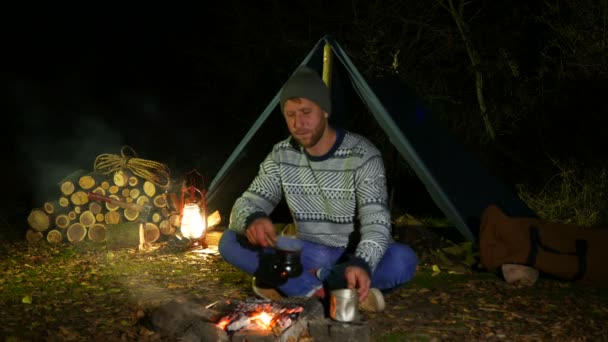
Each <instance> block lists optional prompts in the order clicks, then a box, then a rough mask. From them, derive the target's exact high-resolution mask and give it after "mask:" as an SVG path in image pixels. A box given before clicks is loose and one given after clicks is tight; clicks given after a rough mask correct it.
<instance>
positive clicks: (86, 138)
mask: <svg viewBox="0 0 608 342" xmlns="http://www.w3.org/2000/svg"><path fill="white" fill-rule="evenodd" d="M43 90H44V89H41V88H40V87H39V86H36V85H33V84H31V83H24V82H18V83H16V84H15V86H14V87H13V95H14V98H15V99H16V100H17V101H16V104H17V105H16V106H15V108H14V111H15V113H14V114H13V116H14V117H18V119H17V120H15V122H14V123H13V129H12V132H10V134H11V135H12V137H13V139H14V145H13V146H15V149H14V151H13V153H14V160H15V163H14V164H15V165H14V166H15V171H16V172H17V175H16V177H17V178H18V179H19V180H20V183H22V184H20V186H19V188H20V189H21V191H23V192H26V194H24V196H25V197H29V199H30V202H31V204H32V205H34V206H40V205H42V203H44V202H45V201H50V200H56V199H57V198H58V197H59V195H60V192H59V182H60V181H61V180H62V179H64V178H66V177H67V176H68V175H70V174H71V173H72V172H74V171H76V170H79V169H83V170H87V171H93V164H94V161H95V158H96V157H97V156H98V155H99V154H102V153H117V154H118V153H120V147H121V146H122V145H123V144H124V142H125V137H124V132H121V131H120V130H119V129H118V128H117V126H116V125H115V124H116V120H115V116H114V115H111V114H110V113H107V112H105V111H104V110H103V109H102V108H100V107H97V108H96V105H95V103H94V102H91V103H86V104H84V105H83V104H82V103H81V104H78V105H74V102H75V101H78V102H79V101H80V100H81V98H80V97H79V95H80V94H78V92H75V93H74V96H73V97H67V96H66V97H60V98H54V99H51V101H49V97H48V94H47V93H45V92H44V91H43Z"/></svg>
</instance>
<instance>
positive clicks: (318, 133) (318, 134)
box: [291, 122, 325, 148]
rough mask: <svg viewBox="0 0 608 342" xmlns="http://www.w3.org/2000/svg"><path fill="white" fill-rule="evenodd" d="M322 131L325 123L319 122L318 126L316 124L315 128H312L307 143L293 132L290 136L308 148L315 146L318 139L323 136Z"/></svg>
mask: <svg viewBox="0 0 608 342" xmlns="http://www.w3.org/2000/svg"><path fill="white" fill-rule="evenodd" d="M323 132H325V123H324V122H323V123H320V124H319V126H317V129H316V130H314V131H313V132H312V136H311V137H310V140H309V143H306V144H305V143H304V142H303V141H302V140H300V139H298V137H296V136H295V135H294V134H292V135H291V137H292V138H293V139H294V140H295V141H296V142H297V143H298V144H299V145H301V146H303V147H304V148H310V147H313V146H315V145H316V144H317V143H318V142H319V140H321V137H322V136H323Z"/></svg>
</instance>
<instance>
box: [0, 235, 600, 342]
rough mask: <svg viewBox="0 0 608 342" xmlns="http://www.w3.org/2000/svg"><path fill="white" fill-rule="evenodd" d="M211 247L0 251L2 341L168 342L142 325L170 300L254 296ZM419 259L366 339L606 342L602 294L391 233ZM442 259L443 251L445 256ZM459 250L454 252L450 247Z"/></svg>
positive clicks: (21, 247)
mask: <svg viewBox="0 0 608 342" xmlns="http://www.w3.org/2000/svg"><path fill="white" fill-rule="evenodd" d="M220 235H221V229H217V230H216V231H213V232H210V233H209V234H208V237H207V239H208V240H207V242H208V243H209V248H207V249H205V250H200V249H199V250H197V251H187V250H186V249H185V248H184V247H185V246H184V245H183V244H181V243H180V242H179V241H176V240H175V241H174V240H168V241H164V242H162V243H157V244H155V245H152V246H149V248H148V249H146V250H145V251H137V250H136V249H129V248H126V249H121V250H108V249H107V247H105V246H103V245H99V244H97V245H95V244H90V243H81V244H60V245H51V244H49V243H46V242H41V243H36V244H31V243H30V244H28V243H27V242H3V243H0V306H1V307H2V309H1V310H0V336H2V338H3V340H4V341H41V340H42V341H97V340H98V341H116V340H122V341H160V340H163V341H164V340H167V339H166V337H165V336H162V335H161V334H160V333H159V332H155V331H153V330H151V329H149V327H148V326H146V325H144V324H142V320H143V319H145V317H146V315H147V314H148V313H149V312H150V310H153V309H154V308H155V307H158V306H159V305H162V304H163V303H167V302H168V301H171V300H174V299H180V300H186V301H193V302H197V303H209V304H212V303H215V302H217V301H224V300H233V299H237V300H243V299H246V298H250V297H252V296H253V293H252V291H251V288H250V284H251V278H250V277H249V276H247V275H244V274H243V273H241V272H239V271H237V270H236V269H234V268H233V267H232V266H230V265H228V264H227V263H226V262H224V261H223V260H222V259H221V257H220V256H219V255H217V254H216V253H214V252H215V250H216V246H217V239H218V238H219V236H220ZM396 238H397V239H398V240H401V241H403V242H406V243H409V244H410V245H411V246H412V247H413V248H414V249H415V250H416V252H417V253H418V254H419V256H420V259H421V263H420V267H419V270H418V273H417V275H416V277H415V278H414V280H413V281H412V282H411V283H409V284H407V285H405V286H403V287H402V288H399V289H397V290H394V291H392V292H390V293H387V294H386V296H385V298H386V302H387V304H388V306H387V310H386V311H384V312H382V313H375V314H369V313H366V314H364V319H365V320H367V321H368V323H369V325H370V328H371V336H372V340H373V341H470V340H476V341H528V340H530V341H583V340H585V341H587V340H588V341H605V340H608V295H607V293H606V291H605V289H600V288H593V287H588V286H582V285H579V284H576V283H570V282H562V281H556V280H551V279H545V278H542V277H541V278H540V279H539V280H538V281H537V282H536V284H534V286H522V285H510V284H507V283H506V282H505V281H504V280H503V279H502V278H501V277H500V276H498V275H496V274H493V273H487V272H482V271H477V270H476V269H475V267H474V262H471V261H472V260H471V255H473V256H474V252H473V253H471V252H470V251H469V252H466V253H465V252H463V253H460V254H459V253H458V252H454V250H455V249H454V248H455V247H461V248H460V251H467V250H468V249H470V245H467V244H457V243H453V242H450V241H448V240H446V239H444V238H442V237H440V236H438V235H437V234H436V233H434V232H432V231H431V230H428V229H425V228H421V227H419V228H415V229H413V228H408V229H401V230H399V229H398V230H396ZM446 251H450V253H448V252H446ZM456 251H458V249H456Z"/></svg>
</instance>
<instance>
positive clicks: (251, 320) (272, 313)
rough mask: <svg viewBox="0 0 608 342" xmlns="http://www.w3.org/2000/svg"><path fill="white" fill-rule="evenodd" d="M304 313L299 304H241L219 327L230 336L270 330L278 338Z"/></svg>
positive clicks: (220, 322)
mask: <svg viewBox="0 0 608 342" xmlns="http://www.w3.org/2000/svg"><path fill="white" fill-rule="evenodd" d="M302 311H304V307H303V306H301V305H298V304H290V303H286V304H281V303H273V302H268V301H246V302H240V303H239V304H238V305H237V307H236V309H235V310H234V311H232V312H231V313H230V314H229V315H227V316H224V317H222V318H221V319H220V321H219V322H218V323H217V326H218V327H219V328H221V329H223V330H225V331H226V332H227V333H228V334H233V333H235V332H237V331H239V330H270V331H272V332H273V333H274V334H275V335H277V336H278V335H280V334H281V333H282V332H283V331H284V330H286V329H288V328H289V327H290V326H291V325H292V324H293V323H294V322H295V321H296V320H297V319H298V316H299V315H300V313H301V312H302Z"/></svg>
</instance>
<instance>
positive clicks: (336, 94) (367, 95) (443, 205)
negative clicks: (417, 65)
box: [207, 37, 536, 241]
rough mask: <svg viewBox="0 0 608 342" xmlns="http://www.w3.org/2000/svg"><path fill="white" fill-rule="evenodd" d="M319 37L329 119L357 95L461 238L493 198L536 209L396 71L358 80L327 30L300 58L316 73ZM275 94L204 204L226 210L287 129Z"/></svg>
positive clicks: (339, 121)
mask: <svg viewBox="0 0 608 342" xmlns="http://www.w3.org/2000/svg"><path fill="white" fill-rule="evenodd" d="M326 43H327V44H329V45H330V47H331V50H332V53H333V56H334V61H333V65H332V82H331V92H332V107H333V110H332V116H331V118H330V123H331V124H332V125H335V126H340V127H345V128H347V129H348V122H349V117H348V113H349V108H348V104H349V103H350V102H349V101H348V100H349V99H352V98H353V97H357V98H359V99H360V101H362V102H363V103H364V104H365V105H366V106H367V108H368V109H369V112H370V113H371V115H373V117H374V118H375V120H376V121H377V123H378V124H379V126H380V127H381V128H382V130H383V131H384V132H385V133H386V136H387V137H388V139H389V141H390V142H391V143H392V144H393V145H394V146H395V148H396V150H397V151H398V153H399V154H400V155H401V156H402V157H403V158H404V159H405V161H406V162H407V163H408V164H409V166H410V167H411V168H412V170H413V171H414V172H415V173H416V175H417V176H418V178H420V180H421V181H422V183H423V184H424V185H425V188H426V190H427V191H428V193H429V194H430V197H431V198H432V199H433V201H434V202H435V204H436V205H437V207H438V208H439V209H440V210H441V211H442V212H443V213H444V214H445V215H446V217H447V218H448V219H449V220H450V221H451V222H452V224H453V225H454V226H455V227H456V228H457V229H458V230H459V231H460V233H461V234H462V235H463V237H464V238H466V239H467V240H469V241H475V240H476V239H477V236H478V231H479V222H480V217H481V215H482V212H483V210H484V209H485V208H486V207H487V206H489V205H490V204H495V205H498V206H499V207H500V208H502V209H503V210H504V212H505V213H507V214H509V215H514V216H521V217H536V215H535V214H534V212H533V211H532V210H531V209H530V208H528V207H527V206H526V204H525V203H523V201H521V200H520V199H519V198H518V197H517V196H516V195H515V194H514V193H513V192H512V191H510V190H509V189H508V188H507V187H506V186H505V185H504V184H503V183H502V182H501V181H500V180H499V179H498V178H496V177H494V176H493V175H492V174H490V173H489V171H488V170H487V168H485V167H484V166H483V165H482V164H481V163H480V161H479V160H477V159H476V158H475V157H474V156H473V155H472V154H471V153H469V152H468V151H467V150H466V149H465V148H464V146H463V145H462V144H461V143H459V142H458V141H457V140H456V139H455V138H454V137H453V136H452V134H451V133H450V132H449V131H448V130H447V129H445V128H443V127H441V126H440V125H439V124H438V123H436V122H434V120H433V119H432V117H431V114H430V112H429V111H428V110H427V109H426V108H425V107H424V106H423V105H422V104H421V103H420V101H418V100H417V99H416V97H415V96H413V94H412V92H411V91H410V90H409V89H408V87H407V86H406V85H405V84H403V82H401V81H399V80H398V79H396V78H386V79H381V80H369V81H368V80H366V79H365V78H364V77H363V76H362V74H361V73H360V72H359V71H358V69H357V68H356V67H355V65H354V64H353V62H352V61H351V59H350V58H349V57H348V55H347V53H346V52H345V50H344V49H343V48H342V47H341V46H340V44H339V43H338V42H337V41H335V40H334V39H333V38H331V37H323V38H322V39H321V40H319V42H317V44H316V45H315V46H314V48H313V49H312V50H311V51H310V53H309V54H308V55H307V56H306V57H305V58H304V60H303V61H302V62H301V64H300V65H307V66H309V67H311V68H313V69H316V70H317V71H319V74H320V73H321V70H322V61H323V49H324V46H325V45H326ZM294 71H295V70H294ZM279 94H280V89H279V91H278V92H277V93H276V95H275V96H274V98H273V99H272V101H270V103H269V104H268V106H267V107H266V109H265V110H264V111H263V112H262V113H261V115H260V116H259V117H258V119H257V120H256V121H255V122H254V123H253V125H252V126H251V129H249V131H248V132H247V134H246V135H245V136H244V137H243V138H242V140H241V141H240V143H239V144H238V146H237V147H236V148H235V149H234V151H233V152H232V154H231V155H230V156H229V158H228V159H227V160H226V162H225V163H224V164H223V166H222V167H221V168H220V170H219V171H218V172H217V174H216V175H215V177H214V178H213V180H212V182H211V184H210V186H209V189H208V192H207V205H208V207H209V208H210V209H211V210H220V211H222V212H224V213H225V212H229V211H230V209H231V206H232V204H233V203H234V201H235V200H236V198H237V197H238V196H240V195H241V194H242V192H243V191H244V190H245V189H246V188H247V186H248V185H249V183H250V182H251V181H252V180H253V178H254V177H255V175H256V173H257V171H258V167H259V164H260V163H261V162H262V160H263V159H264V158H265V157H266V155H267V154H268V152H269V151H270V149H271V148H272V145H273V144H274V143H276V142H278V141H279V140H281V139H284V138H285V137H287V136H288V135H289V132H288V130H287V128H286V127H285V122H284V120H283V117H282V115H281V114H280V111H279V108H278V104H279Z"/></svg>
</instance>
